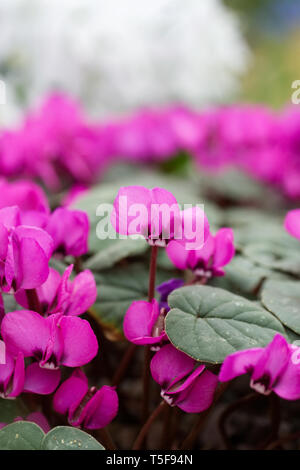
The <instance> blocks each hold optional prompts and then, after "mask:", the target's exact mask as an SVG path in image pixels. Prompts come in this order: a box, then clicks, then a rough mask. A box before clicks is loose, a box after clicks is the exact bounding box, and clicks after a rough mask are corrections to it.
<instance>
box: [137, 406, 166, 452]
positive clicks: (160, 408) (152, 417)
mask: <svg viewBox="0 0 300 470" xmlns="http://www.w3.org/2000/svg"><path fill="white" fill-rule="evenodd" d="M167 406H169V405H168V404H167V403H166V402H165V401H164V400H162V401H161V402H160V403H159V405H158V406H157V407H156V408H155V410H154V411H153V413H152V414H151V415H150V416H149V418H148V420H147V421H146V423H145V424H144V426H143V427H142V429H141V430H140V432H139V434H138V436H137V438H136V440H135V441H134V444H133V447H132V450H140V448H141V446H142V445H143V442H144V440H145V437H146V436H147V434H148V431H149V429H150V427H151V425H152V423H153V422H154V421H155V419H156V418H157V417H158V416H159V415H160V413H161V412H162V411H163V410H164V409H165V408H166V407H167Z"/></svg>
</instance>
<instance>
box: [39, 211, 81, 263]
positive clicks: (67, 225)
mask: <svg viewBox="0 0 300 470" xmlns="http://www.w3.org/2000/svg"><path fill="white" fill-rule="evenodd" d="M89 228H90V227H89V220H88V216H87V214H86V213H85V212H83V211H77V210H70V209H67V208H63V207H60V208H58V209H56V210H55V211H54V212H53V214H51V216H50V219H49V222H48V225H47V227H46V230H47V232H48V233H49V234H50V235H51V236H52V238H53V241H54V251H56V252H59V253H62V254H63V255H64V256H66V255H72V256H76V257H78V256H81V255H84V254H85V253H87V252H88V235H89Z"/></svg>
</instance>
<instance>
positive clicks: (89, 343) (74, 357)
mask: <svg viewBox="0 0 300 470" xmlns="http://www.w3.org/2000/svg"><path fill="white" fill-rule="evenodd" d="M59 327H60V330H61V333H62V337H63V344H64V350H63V357H62V359H61V363H62V364H63V365H65V366H67V367H80V366H82V365H84V364H87V363H88V362H90V361H91V360H92V359H94V357H95V356H96V355H97V352H98V341H97V338H96V336H95V333H94V332H93V330H92V328H91V326H90V324H89V322H88V321H86V320H82V318H78V317H74V316H67V317H62V318H61V319H60V323H59Z"/></svg>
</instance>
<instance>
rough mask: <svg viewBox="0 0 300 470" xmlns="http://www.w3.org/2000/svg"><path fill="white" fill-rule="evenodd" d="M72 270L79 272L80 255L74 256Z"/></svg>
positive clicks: (80, 269)
mask: <svg viewBox="0 0 300 470" xmlns="http://www.w3.org/2000/svg"><path fill="white" fill-rule="evenodd" d="M74 271H75V273H76V274H79V273H81V271H82V258H81V256H77V257H75V258H74Z"/></svg>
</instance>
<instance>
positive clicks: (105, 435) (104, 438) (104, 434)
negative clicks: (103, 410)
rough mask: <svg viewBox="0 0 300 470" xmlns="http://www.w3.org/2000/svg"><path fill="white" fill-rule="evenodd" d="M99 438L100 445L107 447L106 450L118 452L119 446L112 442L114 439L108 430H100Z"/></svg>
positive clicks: (98, 432)
mask: <svg viewBox="0 0 300 470" xmlns="http://www.w3.org/2000/svg"><path fill="white" fill-rule="evenodd" d="M97 437H98V439H99V441H100V443H101V444H102V445H103V447H105V450H117V449H118V448H117V446H116V444H115V443H114V441H113V440H112V437H111V435H110V433H109V431H108V429H107V428H103V429H98V430H97Z"/></svg>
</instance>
